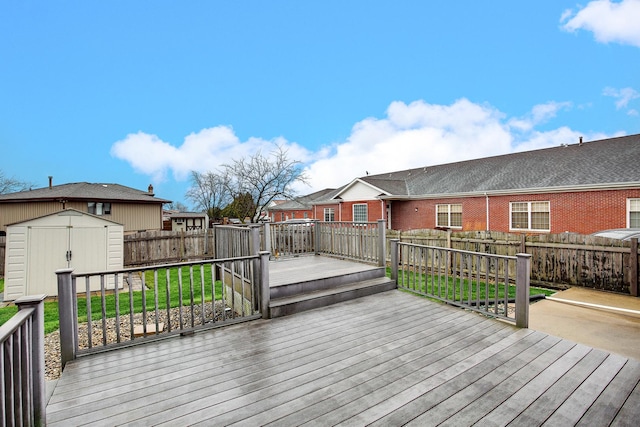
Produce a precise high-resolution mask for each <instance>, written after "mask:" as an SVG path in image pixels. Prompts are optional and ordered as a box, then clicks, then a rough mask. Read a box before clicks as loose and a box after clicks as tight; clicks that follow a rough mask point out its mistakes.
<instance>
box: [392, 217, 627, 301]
mask: <svg viewBox="0 0 640 427" xmlns="http://www.w3.org/2000/svg"><path fill="white" fill-rule="evenodd" d="M387 237H388V238H389V239H398V240H400V241H401V242H403V243H414V244H420V245H426V246H435V247H443V248H451V249H457V250H466V251H473V252H482V253H486V254H492V255H504V256H515V255H516V254H517V253H527V254H529V255H531V282H532V283H537V284H540V285H545V284H546V285H548V284H553V285H556V286H557V285H569V286H582V287H587V288H593V289H599V290H606V291H611V292H618V293H623V294H630V295H634V296H638V262H639V261H638V246H637V242H635V243H634V242H633V241H622V240H618V239H608V238H604V237H595V236H589V235H587V236H585V235H580V234H573V233H561V234H537V235H525V234H512V233H500V232H488V231H486V232H485V231H481V232H447V231H439V230H412V231H403V232H399V231H394V230H388V231H387ZM389 257H390V255H387V259H389Z"/></svg>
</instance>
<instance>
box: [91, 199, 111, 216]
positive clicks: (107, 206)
mask: <svg viewBox="0 0 640 427" xmlns="http://www.w3.org/2000/svg"><path fill="white" fill-rule="evenodd" d="M87 212H89V213H90V214H93V215H111V203H103V202H88V203H87Z"/></svg>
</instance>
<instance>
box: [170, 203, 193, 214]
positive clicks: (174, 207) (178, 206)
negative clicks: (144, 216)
mask: <svg viewBox="0 0 640 427" xmlns="http://www.w3.org/2000/svg"><path fill="white" fill-rule="evenodd" d="M165 208H166V209H168V210H170V211H178V212H189V208H188V207H187V205H185V204H184V203H181V202H171V203H167V204H166V205H165Z"/></svg>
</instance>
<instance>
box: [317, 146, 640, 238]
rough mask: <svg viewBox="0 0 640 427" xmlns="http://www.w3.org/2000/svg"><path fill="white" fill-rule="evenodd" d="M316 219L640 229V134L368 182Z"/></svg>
mask: <svg viewBox="0 0 640 427" xmlns="http://www.w3.org/2000/svg"><path fill="white" fill-rule="evenodd" d="M313 213H314V217H315V218H318V219H325V220H327V219H331V220H335V221H360V220H364V219H365V218H366V220H368V221H376V220H377V219H381V218H382V219H386V220H387V221H388V224H389V227H390V228H392V229H396V230H409V229H424V228H431V229H433V228H446V229H453V230H460V231H479V230H491V231H503V232H524V233H562V232H575V233H581V234H589V233H593V232H595V231H598V230H603V229H609V228H629V227H634V228H635V227H640V135H630V136H625V137H619V138H610V139H605V140H600V141H593V142H582V139H581V140H580V142H578V143H575V144H568V145H562V146H559V147H554V148H546V149H541V150H533V151H526V152H521V153H513V154H506V155H502V156H494V157H488V158H483V159H476V160H469V161H464V162H457V163H449V164H443V165H436V166H427V167H422V168H415V169H409V170H404V171H398V172H390V173H385V174H379V175H371V176H364V177H360V178H357V179H355V180H354V181H352V182H351V183H349V184H348V185H346V186H344V187H342V188H341V189H339V190H336V191H335V192H333V193H331V194H328V195H327V197H326V198H325V199H323V200H317V201H315V202H314V203H313Z"/></svg>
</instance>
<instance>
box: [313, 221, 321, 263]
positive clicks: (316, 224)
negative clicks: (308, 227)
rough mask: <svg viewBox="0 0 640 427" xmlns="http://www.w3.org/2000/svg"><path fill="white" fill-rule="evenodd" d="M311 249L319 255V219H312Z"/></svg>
mask: <svg viewBox="0 0 640 427" xmlns="http://www.w3.org/2000/svg"><path fill="white" fill-rule="evenodd" d="M313 250H314V252H315V254H316V255H320V221H318V220H317V219H314V220H313Z"/></svg>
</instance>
